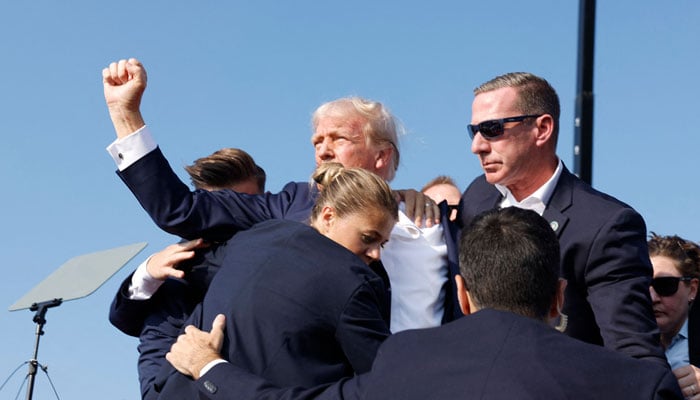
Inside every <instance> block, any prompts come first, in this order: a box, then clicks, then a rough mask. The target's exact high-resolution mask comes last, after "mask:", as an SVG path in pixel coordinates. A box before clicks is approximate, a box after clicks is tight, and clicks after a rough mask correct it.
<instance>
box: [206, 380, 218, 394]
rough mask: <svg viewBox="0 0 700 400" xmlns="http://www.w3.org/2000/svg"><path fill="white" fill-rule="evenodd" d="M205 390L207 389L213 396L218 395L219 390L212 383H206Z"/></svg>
mask: <svg viewBox="0 0 700 400" xmlns="http://www.w3.org/2000/svg"><path fill="white" fill-rule="evenodd" d="M204 388H205V389H207V391H208V392H209V393H211V394H214V393H216V391H217V390H218V388H217V387H216V385H215V384H213V383H212V382H211V381H204Z"/></svg>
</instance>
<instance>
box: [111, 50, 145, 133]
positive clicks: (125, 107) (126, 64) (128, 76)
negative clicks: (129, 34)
mask: <svg viewBox="0 0 700 400" xmlns="http://www.w3.org/2000/svg"><path fill="white" fill-rule="evenodd" d="M146 81H147V77H146V69H145V68H144V67H143V65H141V63H140V62H139V61H138V60H137V59H135V58H130V59H128V60H119V61H117V62H113V63H111V64H109V66H108V67H107V68H105V69H103V70H102V86H103V88H104V95H105V101H106V102H107V108H108V109H109V114H110V117H111V118H112V123H113V124H114V128H115V129H116V131H117V137H119V138H122V137H125V136H128V135H130V134H131V133H133V132H135V131H137V130H139V129H140V128H142V127H143V126H144V125H145V122H144V121H143V117H142V116H141V110H140V108H141V98H142V97H143V93H144V91H145V90H146Z"/></svg>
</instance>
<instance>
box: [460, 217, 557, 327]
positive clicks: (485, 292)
mask: <svg viewBox="0 0 700 400" xmlns="http://www.w3.org/2000/svg"><path fill="white" fill-rule="evenodd" d="M559 263H560V261H559V241H558V240H557V237H556V235H555V234H554V231H553V230H552V228H551V227H550V226H549V224H548V223H547V221H546V220H545V219H544V218H542V217H541V216H539V215H538V214H537V213H536V212H534V211H531V210H523V209H520V208H516V207H507V208H502V209H496V210H491V211H486V212H484V213H482V214H480V215H479V216H477V217H476V218H475V219H474V221H473V222H472V224H471V225H470V227H469V228H468V229H467V230H465V231H464V232H463V233H462V237H461V240H460V254H459V265H460V272H461V274H462V277H463V278H464V281H465V284H466V286H467V288H468V289H469V293H470V296H471V298H472V300H473V301H474V302H475V303H476V305H477V306H479V307H480V308H495V309H501V310H507V311H511V312H514V313H517V314H521V315H525V316H528V317H532V318H537V319H545V318H546V317H547V314H548V312H549V310H550V307H551V305H552V303H553V301H554V299H555V296H556V293H557V287H558V281H559Z"/></svg>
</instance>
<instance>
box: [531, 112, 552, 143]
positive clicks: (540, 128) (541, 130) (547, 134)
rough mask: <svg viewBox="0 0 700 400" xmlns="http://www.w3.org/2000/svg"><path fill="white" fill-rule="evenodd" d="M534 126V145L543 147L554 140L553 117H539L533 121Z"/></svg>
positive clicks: (546, 115) (545, 115)
mask: <svg viewBox="0 0 700 400" xmlns="http://www.w3.org/2000/svg"><path fill="white" fill-rule="evenodd" d="M535 125H536V126H537V137H536V143H537V145H538V146H544V145H545V144H546V143H548V142H551V141H553V140H554V117H552V116H551V115H549V114H544V115H541V116H539V117H538V118H537V119H536V120H535Z"/></svg>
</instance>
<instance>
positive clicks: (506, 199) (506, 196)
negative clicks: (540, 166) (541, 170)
mask: <svg viewBox="0 0 700 400" xmlns="http://www.w3.org/2000/svg"><path fill="white" fill-rule="evenodd" d="M563 170H564V163H562V162H561V160H559V163H558V164H557V169H556V170H555V171H554V174H552V176H551V177H550V178H549V180H548V181H547V182H545V184H544V185H542V186H540V187H539V188H538V189H537V190H535V191H534V192H533V193H532V194H531V195H529V196H527V197H526V198H524V199H523V200H522V201H518V200H516V199H515V197H514V196H513V194H512V193H511V192H510V190H509V189H508V188H507V187H505V186H503V185H499V184H496V185H495V186H496V189H498V191H499V192H501V195H502V196H503V200H502V201H501V208H504V207H511V206H514V207H518V208H523V209H526V210H533V211H535V212H537V213H538V214H540V215H542V214H543V213H544V209H545V208H546V207H547V203H549V199H550V198H552V193H554V188H555V187H556V186H557V182H559V177H560V176H561V172H562V171H563Z"/></svg>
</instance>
